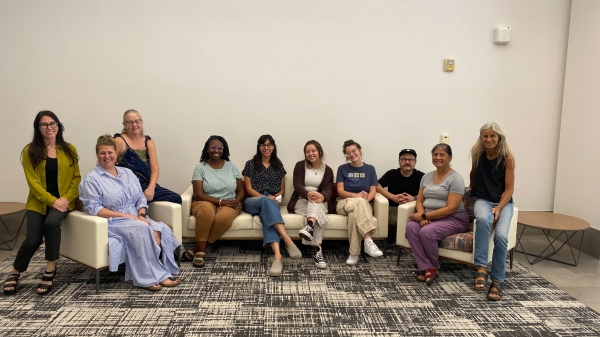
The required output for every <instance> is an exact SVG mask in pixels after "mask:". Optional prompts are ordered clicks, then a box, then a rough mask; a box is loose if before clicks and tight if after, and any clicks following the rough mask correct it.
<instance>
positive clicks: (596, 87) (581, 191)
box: [554, 0, 600, 229]
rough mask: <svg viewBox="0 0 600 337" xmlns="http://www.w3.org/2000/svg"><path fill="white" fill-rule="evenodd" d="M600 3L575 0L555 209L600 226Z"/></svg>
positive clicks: (568, 55) (590, 0) (593, 0)
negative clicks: (599, 141) (599, 132)
mask: <svg viewBox="0 0 600 337" xmlns="http://www.w3.org/2000/svg"><path fill="white" fill-rule="evenodd" d="M599 60H600V1H595V0H574V1H573V5H572V10H571V24H570V29H569V47H568V53H567V68H566V75H565V91H564V100H563V111H562V120H561V128H560V147H559V152H558V169H557V174H556V197H555V199H554V211H555V212H558V213H564V214H569V215H573V216H577V217H579V218H582V219H585V220H587V221H589V222H590V224H591V225H592V226H593V227H595V228H598V229H600V207H598V200H599V198H598V193H599V192H600V180H598V179H597V176H598V165H596V164H598V163H600V147H599V146H598V142H597V141H596V139H595V138H594V137H595V136H596V135H597V134H598V126H599V125H600V67H599V66H598V65H599Z"/></svg>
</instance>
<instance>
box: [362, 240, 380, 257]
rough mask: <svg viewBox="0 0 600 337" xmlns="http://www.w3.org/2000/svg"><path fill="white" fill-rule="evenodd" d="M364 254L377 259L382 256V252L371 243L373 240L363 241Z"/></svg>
mask: <svg viewBox="0 0 600 337" xmlns="http://www.w3.org/2000/svg"><path fill="white" fill-rule="evenodd" d="M365 253H367V254H369V255H371V256H372V257H379V256H381V255H383V252H382V251H381V250H379V247H377V245H376V244H375V242H373V240H372V239H371V240H365Z"/></svg>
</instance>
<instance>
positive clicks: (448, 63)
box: [444, 59, 455, 72]
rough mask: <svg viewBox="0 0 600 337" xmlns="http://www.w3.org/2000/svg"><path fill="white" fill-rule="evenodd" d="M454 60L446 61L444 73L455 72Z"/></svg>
mask: <svg viewBox="0 0 600 337" xmlns="http://www.w3.org/2000/svg"><path fill="white" fill-rule="evenodd" d="M454 63H455V61H454V59H444V71H446V72H452V71H454Z"/></svg>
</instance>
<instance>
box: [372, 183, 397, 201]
mask: <svg viewBox="0 0 600 337" xmlns="http://www.w3.org/2000/svg"><path fill="white" fill-rule="evenodd" d="M377 193H379V194H381V195H383V196H384V197H386V198H388V199H390V200H392V201H394V202H398V201H397V198H396V196H395V195H393V194H392V193H390V192H389V191H388V190H386V189H385V187H383V186H381V184H377Z"/></svg>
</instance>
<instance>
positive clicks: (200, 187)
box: [192, 180, 219, 206]
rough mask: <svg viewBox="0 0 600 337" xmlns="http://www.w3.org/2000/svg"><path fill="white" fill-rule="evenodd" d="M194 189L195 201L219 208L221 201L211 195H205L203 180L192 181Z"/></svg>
mask: <svg viewBox="0 0 600 337" xmlns="http://www.w3.org/2000/svg"><path fill="white" fill-rule="evenodd" d="M192 187H193V190H194V200H197V201H208V202H210V203H212V204H214V205H217V206H219V199H217V198H213V197H211V196H210V195H208V194H206V193H204V182H203V181H202V180H194V181H192Z"/></svg>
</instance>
